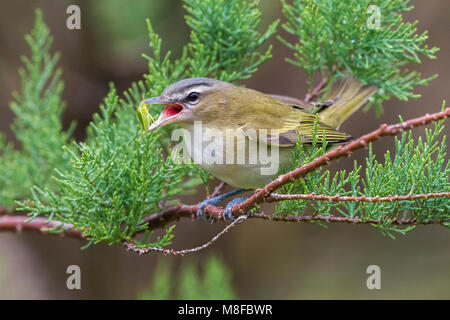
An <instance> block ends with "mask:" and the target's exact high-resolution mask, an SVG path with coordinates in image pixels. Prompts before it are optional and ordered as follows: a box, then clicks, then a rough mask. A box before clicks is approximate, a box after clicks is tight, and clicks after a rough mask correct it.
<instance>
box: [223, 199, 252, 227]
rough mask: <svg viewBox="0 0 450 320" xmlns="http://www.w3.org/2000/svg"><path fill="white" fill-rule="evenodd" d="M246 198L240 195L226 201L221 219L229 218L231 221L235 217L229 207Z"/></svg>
mask: <svg viewBox="0 0 450 320" xmlns="http://www.w3.org/2000/svg"><path fill="white" fill-rule="evenodd" d="M247 199H248V197H241V198H236V199H233V200H231V201H230V202H228V203H227V206H226V207H225V210H224V211H223V220H225V221H227V219H228V220H230V222H233V221H234V220H235V219H236V218H235V217H234V216H233V213H232V212H231V209H233V206H234V205H236V204H238V203H241V202H244V201H245V200H247Z"/></svg>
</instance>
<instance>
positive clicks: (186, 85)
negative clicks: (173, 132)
mask: <svg viewBox="0 0 450 320" xmlns="http://www.w3.org/2000/svg"><path fill="white" fill-rule="evenodd" d="M233 88H235V87H234V86H233V85H232V84H230V83H227V82H223V81H219V80H214V79H209V78H189V79H184V80H181V81H178V82H176V83H174V84H172V85H171V86H169V87H167V88H166V89H165V90H164V91H163V93H162V94H161V95H160V96H159V97H154V98H149V99H146V100H144V101H143V102H144V103H145V104H162V105H164V106H165V108H164V109H163V111H162V112H161V114H160V115H159V118H158V120H157V121H156V122H155V123H153V124H151V125H150V127H149V128H148V130H147V132H149V131H152V130H155V129H156V128H159V127H161V126H164V125H167V124H170V123H178V122H194V121H197V120H200V121H208V120H210V119H213V118H217V117H220V112H221V109H223V105H224V104H225V103H226V96H227V93H228V92H229V91H230V90H232V89H233Z"/></svg>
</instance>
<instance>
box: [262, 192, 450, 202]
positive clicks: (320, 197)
mask: <svg viewBox="0 0 450 320" xmlns="http://www.w3.org/2000/svg"><path fill="white" fill-rule="evenodd" d="M439 197H450V192H440V193H425V194H408V195H402V196H401V195H394V196H391V195H390V196H386V197H379V196H376V197H366V196H359V197H355V196H341V195H338V194H337V195H334V196H327V195H323V194H315V193H311V194H273V193H272V194H271V195H270V196H268V197H266V199H265V201H266V202H277V201H284V200H316V201H334V202H342V201H356V202H390V201H401V200H416V199H428V198H439Z"/></svg>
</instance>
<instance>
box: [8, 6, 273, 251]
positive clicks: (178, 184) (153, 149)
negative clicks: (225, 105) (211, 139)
mask: <svg viewBox="0 0 450 320" xmlns="http://www.w3.org/2000/svg"><path fill="white" fill-rule="evenodd" d="M185 7H186V9H187V11H188V13H189V14H188V16H187V18H186V20H187V22H188V24H189V25H190V26H191V28H192V32H191V41H190V42H189V43H187V44H186V45H185V47H184V49H183V54H182V56H181V57H180V58H179V59H176V60H172V59H171V53H170V51H169V52H167V53H166V54H163V53H162V50H161V44H162V41H161V38H160V37H159V36H158V35H157V34H156V33H155V32H154V31H153V28H152V25H151V23H150V21H149V20H148V21H147V26H148V33H149V38H150V43H149V46H150V49H151V54H149V55H144V58H146V59H147V61H148V67H149V73H148V74H145V75H144V79H143V80H141V81H139V82H137V83H134V84H132V86H131V88H130V89H129V90H128V91H127V92H125V93H124V98H123V99H121V98H119V96H118V94H117V92H116V90H115V89H114V86H113V85H111V89H110V92H109V94H108V96H107V97H106V98H105V100H104V102H103V104H102V105H101V106H100V113H99V114H96V115H94V118H93V121H92V123H91V124H90V125H89V127H88V128H87V133H88V135H87V139H86V141H84V142H81V143H75V142H72V143H61V144H59V145H54V144H51V145H48V146H46V148H42V149H39V150H40V151H42V152H46V153H48V154H52V152H53V150H52V151H50V148H53V149H56V153H58V152H60V153H61V154H64V155H65V157H66V158H68V159H66V161H65V166H64V167H61V166H56V165H55V166H53V167H49V168H51V169H52V168H55V170H50V175H52V179H51V181H52V183H51V184H47V183H45V181H35V182H34V181H33V182H30V185H29V186H28V187H31V186H32V185H34V187H33V188H31V195H30V193H29V191H28V196H29V198H30V199H29V200H26V201H24V202H22V203H21V207H22V209H24V210H27V211H29V212H30V215H31V216H32V217H35V216H37V215H46V216H48V217H49V219H58V220H60V221H62V222H65V223H71V224H73V225H74V227H76V228H78V229H80V230H81V231H83V232H84V233H85V234H86V235H87V237H88V239H89V244H90V243H97V242H100V241H105V242H108V243H111V244H112V243H119V242H123V241H130V240H131V238H132V236H133V235H135V234H136V233H138V232H141V231H144V230H145V229H146V226H145V223H144V222H143V219H142V218H143V217H144V216H146V215H148V214H150V213H152V212H156V211H158V209H159V208H160V206H159V204H160V203H161V201H166V200H167V202H166V204H170V203H171V202H170V201H172V202H175V201H177V200H176V196H177V195H181V194H183V193H192V192H194V190H193V189H194V188H195V187H196V186H197V185H198V184H199V183H201V182H204V183H207V180H208V178H209V175H208V174H206V173H205V172H204V171H203V170H201V169H199V168H197V167H195V166H193V165H185V164H183V163H178V162H175V161H174V160H173V158H172V154H171V153H172V151H171V148H170V147H171V145H170V140H169V137H170V136H169V135H168V132H167V131H164V130H161V132H159V133H156V134H151V135H144V134H143V133H142V130H141V129H140V125H139V122H138V119H137V116H136V112H135V110H136V106H137V105H138V103H139V101H140V100H141V98H142V97H143V96H145V97H150V96H157V95H159V94H160V93H161V92H162V90H163V89H164V88H165V87H167V86H168V85H170V84H172V83H173V82H176V81H178V80H181V79H183V78H186V77H193V76H204V77H215V78H218V79H222V80H226V81H234V80H239V79H245V78H247V77H249V76H250V75H251V74H252V73H253V72H255V71H256V70H257V67H258V66H259V65H260V64H261V63H262V62H264V61H265V60H267V59H268V58H269V57H270V50H271V49H270V47H269V48H268V49H266V51H265V52H264V53H259V51H258V50H259V48H260V47H261V45H262V44H263V43H264V42H265V41H266V40H267V39H268V38H269V37H270V36H271V35H272V34H273V33H274V32H275V30H276V26H277V22H274V23H273V24H272V25H271V26H269V28H268V29H267V31H266V32H264V33H263V34H260V33H259V31H257V28H258V25H259V22H260V16H261V13H260V11H259V9H258V7H257V2H256V1H250V2H248V1H236V0H233V1H225V0H220V1H200V0H195V1H194V0H188V1H186V2H185ZM211 8H213V10H212V9H211ZM211 23H214V29H213V30H212V31H211V33H210V34H209V33H208V32H206V30H207V28H208V26H211ZM40 29H45V30H48V29H47V27H46V26H45V24H44V23H43V21H42V19H41V18H40V14H39V18H38V19H37V22H36V26H35V30H40ZM31 35H32V37H33V38H32V41H30V42H29V44H30V47H31V49H32V52H33V54H34V53H36V55H37V52H39V51H40V53H41V54H42V55H43V56H44V57H45V56H46V55H48V54H49V53H48V52H49V49H50V48H49V46H48V45H47V46H40V47H37V46H36V43H38V44H39V43H41V42H46V41H48V39H49V35H48V32H47V33H38V32H37V31H33V32H32V33H31ZM211 35H214V37H211ZM232 35H234V36H233V37H232V38H230V37H231V36H232ZM236 35H237V36H236ZM241 39H248V41H246V42H241ZM250 39H252V41H250ZM37 58H38V57H36V58H35V59H33V60H32V63H33V62H35V60H37ZM199 62H202V64H201V65H199V64H198V63H199ZM53 64H54V62H53V61H52V65H53ZM31 67H32V68H34V66H31ZM33 70H34V69H33ZM39 71H40V70H39ZM47 74H51V70H42V71H40V72H38V71H35V74H34V77H33V78H30V79H26V81H25V85H26V86H29V85H32V86H33V85H36V86H39V85H41V84H40V82H41V81H42V80H43V79H45V77H46V76H47ZM57 76H59V74H58V75H57ZM59 93H60V91H58V94H59ZM53 95H55V94H53ZM55 96H56V95H55ZM38 98H39V97H36V99H38ZM39 102H40V103H44V102H46V101H45V100H44V101H41V100H39ZM58 102H59V100H58V101H55V102H54V104H53V105H54V106H55V108H60V107H61V104H59V105H57V103H58ZM31 107H33V108H35V110H33V111H34V112H35V113H36V114H37V115H36V117H35V119H34V120H35V123H36V124H37V123H40V122H39V121H41V118H43V114H41V113H40V112H41V111H42V110H40V109H39V106H36V104H32V105H31ZM60 110H61V109H59V111H58V112H59V113H55V114H56V115H60V112H61V111H60ZM25 111H26V110H25V109H24V108H22V109H20V110H18V113H20V114H19V117H21V116H23V117H25V115H24V112H25ZM151 112H153V116H155V117H156V116H157V114H158V112H159V110H158V109H157V108H154V109H152V110H151ZM59 127H60V124H59ZM59 127H58V126H55V129H57V128H59ZM55 129H54V130H55ZM34 134H35V138H40V139H41V141H42V143H46V141H49V142H50V140H45V139H44V138H46V137H47V136H41V137H39V136H37V135H36V132H34ZM52 134H54V135H55V136H58V137H60V138H61V137H65V136H64V135H62V134H61V133H59V134H56V133H55V132H52ZM63 146H64V147H63ZM6 153H10V151H9V150H8V151H6ZM52 156H53V157H54V155H52ZM25 198H26V197H25ZM17 199H18V198H16V197H11V198H10V203H12V201H13V200H17ZM19 199H20V198H19ZM53 231H54V232H56V231H57V230H56V228H55V229H54V230H53ZM172 231H173V227H170V228H168V229H167V230H166V232H165V234H163V235H162V236H160V237H158V238H156V239H155V237H152V234H147V235H146V236H144V239H143V240H141V242H139V243H138V245H139V246H149V245H151V246H157V247H162V246H166V245H168V244H170V240H171V239H172V237H173V234H172ZM152 241H153V242H152Z"/></svg>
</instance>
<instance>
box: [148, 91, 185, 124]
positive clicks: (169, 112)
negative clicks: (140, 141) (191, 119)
mask: <svg viewBox="0 0 450 320" xmlns="http://www.w3.org/2000/svg"><path fill="white" fill-rule="evenodd" d="M142 102H143V103H144V104H146V105H147V104H162V105H164V106H165V108H164V110H163V111H162V112H161V114H160V115H159V118H158V120H156V122H154V123H152V124H151V125H150V126H149V127H148V129H147V130H146V132H150V131H153V130H155V129H156V128H159V127H161V126H164V125H166V124H169V123H174V122H177V121H178V116H179V115H180V114H182V113H183V111H184V106H183V105H182V104H179V103H176V102H173V101H169V100H166V99H164V98H162V97H154V98H149V99H145V100H144V101H142Z"/></svg>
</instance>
